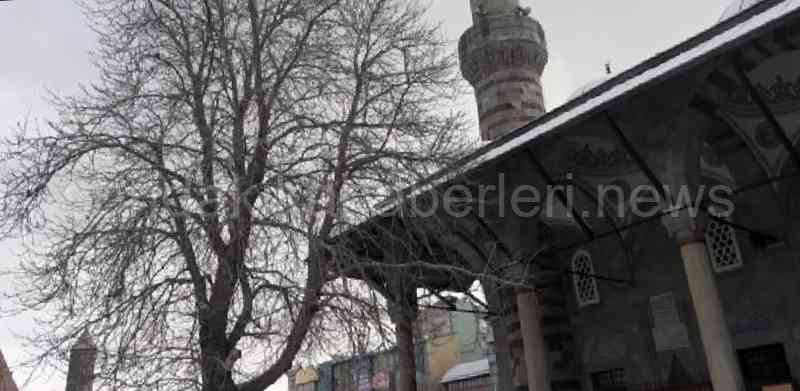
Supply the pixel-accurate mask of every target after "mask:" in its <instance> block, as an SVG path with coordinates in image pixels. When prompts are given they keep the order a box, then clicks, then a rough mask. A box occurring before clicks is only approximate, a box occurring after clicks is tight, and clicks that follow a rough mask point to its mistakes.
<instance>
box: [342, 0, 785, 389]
mask: <svg viewBox="0 0 800 391" xmlns="http://www.w3.org/2000/svg"><path fill="white" fill-rule="evenodd" d="M469 6H470V7H471V9H472V15H473V26H472V27H471V28H469V29H468V30H467V31H466V32H465V33H464V34H463V36H462V37H461V40H460V42H459V56H460V59H461V71H462V74H463V76H464V77H465V78H466V79H467V80H468V81H469V82H470V84H471V85H472V86H473V87H474V90H475V98H476V101H477V107H478V113H479V121H480V134H481V137H482V139H483V140H484V141H486V144H485V145H484V146H482V147H481V148H480V149H478V150H477V151H475V152H474V153H472V154H470V155H469V156H467V157H466V158H464V159H463V160H462V161H459V162H458V163H457V164H455V165H453V166H452V167H450V168H448V169H445V170H443V171H442V172H440V173H438V174H435V175H433V176H431V177H430V178H427V179H426V180H424V181H422V182H420V183H418V184H416V185H414V186H412V187H410V188H408V189H405V190H404V191H403V192H401V194H400V196H399V197H397V198H393V199H392V200H390V201H388V202H386V203H384V204H382V205H381V213H380V214H379V215H378V216H377V217H375V218H373V219H371V220H369V221H368V222H365V223H363V224H361V225H360V226H358V227H356V228H355V229H353V230H352V231H351V232H350V233H349V234H347V235H345V239H343V241H344V242H345V244H346V245H347V246H346V247H347V248H348V249H351V251H352V252H353V254H355V256H357V257H359V258H360V259H364V260H368V261H369V262H364V263H363V264H364V265H366V266H363V267H360V268H354V269H358V273H357V274H356V273H354V275H353V277H359V278H364V279H369V281H370V282H371V283H372V285H373V286H375V287H376V289H379V290H380V291H381V292H382V293H383V294H384V295H385V296H386V297H387V299H388V300H389V301H390V303H391V304H392V306H391V308H392V313H391V315H392V320H393V322H394V323H395V326H396V329H397V333H396V334H397V344H398V350H399V352H400V357H399V362H398V367H397V371H398V375H397V376H398V379H397V385H398V387H397V390H398V391H414V390H415V389H416V384H415V379H414V376H413V374H414V373H415V370H414V365H415V362H414V357H413V348H412V346H413V342H412V341H413V332H412V329H411V327H410V325H411V324H412V323H413V321H414V318H415V316H416V315H415V314H416V313H417V310H416V308H417V305H418V301H419V299H418V297H417V293H416V292H417V291H418V290H419V289H421V288H424V289H426V290H427V291H432V292H434V293H435V292H466V291H467V289H468V287H470V286H471V285H472V284H474V283H475V282H476V281H477V282H479V283H480V284H482V286H483V290H484V292H485V303H482V304H483V305H484V306H485V311H486V313H487V315H488V320H489V321H490V324H491V329H492V332H493V335H494V345H493V350H494V355H493V359H492V360H490V363H491V370H492V373H493V375H494V378H495V379H496V384H495V386H494V388H495V390H498V391H512V390H515V391H516V390H530V391H551V390H595V391H609V390H698V391H699V390H712V389H713V390H717V391H744V390H748V391H749V390H771V391H774V390H781V391H784V390H794V389H798V388H797V380H796V379H798V378H800V311H798V310H797V308H798V304H800V284H798V281H800V151H799V150H798V145H797V144H798V142H800V11H799V10H800V0H762V1H757V0H737V1H735V2H734V4H732V5H731V6H730V7H729V8H728V9H727V10H726V11H725V13H724V15H722V17H721V19H720V20H719V22H718V23H717V24H715V25H714V26H712V27H710V28H708V29H707V30H705V31H703V32H701V33H699V34H698V35H696V36H694V37H691V38H689V39H688V40H686V41H685V42H682V43H680V44H678V45H676V46H674V47H672V48H671V49H668V50H666V51H664V52H662V53H659V54H657V55H655V56H654V57H652V58H650V59H648V60H646V61H644V62H642V63H641V64H639V65H636V66H634V67H633V68H631V69H628V70H625V71H623V72H619V73H617V74H614V75H609V76H608V77H607V78H606V79H603V80H599V81H597V82H594V83H592V84H591V85H589V86H587V87H585V88H582V89H581V90H580V91H578V92H577V93H576V94H575V95H574V96H573V98H572V99H571V100H570V101H569V102H567V103H566V104H564V105H563V106H561V107H558V108H557V109H555V110H553V111H551V112H546V110H545V105H544V103H543V97H542V96H543V94H542V86H541V83H540V78H541V75H542V73H543V72H544V70H545V67H546V65H547V59H548V49H547V43H546V36H545V31H544V30H543V28H542V27H541V25H540V24H539V22H538V21H537V20H536V19H534V17H533V16H534V15H535V10H533V11H532V10H530V9H528V8H523V7H521V6H520V4H519V2H518V0H470V4H469ZM487 189H489V190H488V191H487ZM523 195H524V197H523ZM545 195H546V196H545ZM453 197H457V198H458V199H459V201H458V202H456V204H457V205H456V206H453V205H452V204H450V205H448V203H447V201H448V200H450V201H452V198H453ZM520 199H522V200H523V201H524V202H523V204H524V205H523V207H521V206H520V205H519V202H520ZM545 199H546V200H547V201H552V202H546V203H545V202H543V200H545ZM515 203H517V204H515ZM420 205H423V206H427V207H428V209H426V211H425V212H426V213H418V212H419V211H418V209H419V207H420ZM432 205H434V206H435V205H438V206H439V207H438V208H436V207H431V206H432ZM448 206H450V207H451V208H448ZM343 247H345V246H343ZM381 263H385V264H393V265H394V267H391V268H384V269H386V270H390V271H389V272H387V271H385V270H384V269H382V268H381V267H379V266H370V265H375V264H381ZM409 264H411V265H415V266H414V268H415V269H414V272H413V273H408V276H405V275H400V273H398V272H397V270H399V269H401V268H402V267H401V266H399V265H409ZM419 265H428V266H430V267H429V268H427V269H426V267H425V266H419ZM412 274H413V276H412ZM404 352H405V353H404Z"/></svg>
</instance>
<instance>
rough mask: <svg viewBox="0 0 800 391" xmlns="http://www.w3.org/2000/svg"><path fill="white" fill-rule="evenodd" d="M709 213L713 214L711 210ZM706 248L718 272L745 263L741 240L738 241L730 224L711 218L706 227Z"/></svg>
mask: <svg viewBox="0 0 800 391" xmlns="http://www.w3.org/2000/svg"><path fill="white" fill-rule="evenodd" d="M709 213H710V214H713V212H711V211H709ZM706 248H707V249H708V254H709V257H710V258H711V265H712V266H713V267H714V271H715V272H717V273H722V272H727V271H731V270H735V269H738V268H740V267H742V265H743V264H744V263H743V262H742V252H741V251H740V249H739V242H737V241H736V230H735V229H734V228H733V227H731V226H730V225H728V224H724V223H722V222H719V221H716V220H711V219H710V220H709V222H708V226H707V227H706Z"/></svg>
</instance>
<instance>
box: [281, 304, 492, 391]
mask: <svg viewBox="0 0 800 391" xmlns="http://www.w3.org/2000/svg"><path fill="white" fill-rule="evenodd" d="M482 323H483V319H482V315H481V314H480V313H479V311H478V310H477V308H475V306H474V305H472V304H471V303H469V302H468V301H466V300H456V299H453V300H452V301H450V302H447V303H444V302H442V303H438V304H436V305H433V306H430V307H428V308H423V309H421V310H420V313H419V315H418V318H417V322H416V327H415V333H414V334H415V336H416V343H415V349H414V350H415V353H416V354H415V356H416V357H415V363H416V383H417V387H418V389H419V390H425V391H444V390H445V388H446V386H445V385H443V384H442V379H443V378H444V377H445V376H446V375H447V373H448V371H449V370H451V369H452V368H453V367H455V366H458V365H459V364H464V363H470V362H474V361H480V360H485V358H486V356H487V344H486V339H487V335H486V327H485V326H483V325H482ZM398 364H399V358H398V352H397V350H396V349H390V350H386V351H380V352H368V353H364V354H361V355H358V356H355V357H348V358H344V359H335V360H332V361H328V362H324V363H322V364H320V365H318V366H317V367H316V368H297V369H294V370H293V371H291V372H290V373H289V374H288V378H289V379H288V380H289V391H395V390H396V389H397V383H398V379H397V377H398V371H397V367H398ZM486 375H488V371H487V373H486Z"/></svg>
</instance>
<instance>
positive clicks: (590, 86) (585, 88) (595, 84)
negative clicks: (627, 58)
mask: <svg viewBox="0 0 800 391" xmlns="http://www.w3.org/2000/svg"><path fill="white" fill-rule="evenodd" d="M613 77H614V75H605V76H603V77H599V78H597V79H594V80H592V81H590V82H588V83H586V84H584V85H582V86H581V87H580V88H578V89H577V90H575V92H573V93H572V95H570V96H569V98H567V100H568V101H570V100H573V99H576V98H578V97H580V96H581V95H583V94H585V93H587V92H589V91H591V90H593V89H595V88H596V87H599V86H600V85H601V84H603V83H605V82H607V81H609V80H611V79H612V78H613Z"/></svg>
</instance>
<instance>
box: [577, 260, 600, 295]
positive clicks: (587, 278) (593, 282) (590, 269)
mask: <svg viewBox="0 0 800 391" xmlns="http://www.w3.org/2000/svg"><path fill="white" fill-rule="evenodd" d="M572 272H573V273H574V274H573V275H572V281H573V282H574V283H575V297H576V298H577V300H578V305H579V306H581V307H585V306H588V305H592V304H597V303H599V302H600V291H599V290H598V289H597V279H596V278H595V277H594V264H593V263H592V256H591V254H589V252H588V251H586V250H578V251H576V252H575V255H573V256H572Z"/></svg>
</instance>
